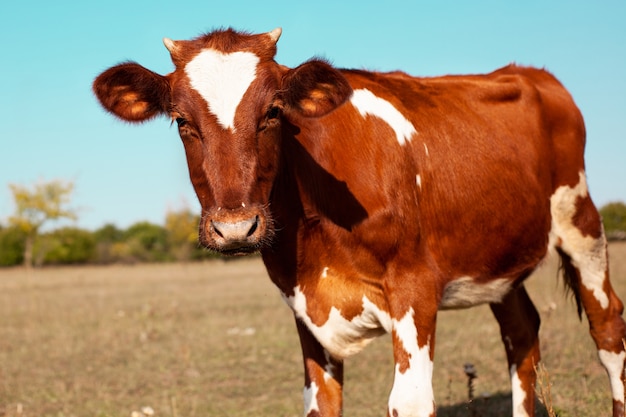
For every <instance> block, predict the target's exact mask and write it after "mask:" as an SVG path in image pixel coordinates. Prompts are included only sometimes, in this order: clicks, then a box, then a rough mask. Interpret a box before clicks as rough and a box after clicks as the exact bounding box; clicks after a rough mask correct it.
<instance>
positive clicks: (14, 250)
mask: <svg viewBox="0 0 626 417" xmlns="http://www.w3.org/2000/svg"><path fill="white" fill-rule="evenodd" d="M25 246H26V232H24V231H23V230H22V229H20V228H18V227H8V228H2V229H0V266H14V265H21V264H23V263H24V248H25Z"/></svg>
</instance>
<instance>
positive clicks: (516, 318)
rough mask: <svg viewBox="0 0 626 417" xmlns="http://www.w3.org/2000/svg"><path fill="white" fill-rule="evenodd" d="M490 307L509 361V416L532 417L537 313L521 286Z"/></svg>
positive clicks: (538, 321)
mask: <svg viewBox="0 0 626 417" xmlns="http://www.w3.org/2000/svg"><path fill="white" fill-rule="evenodd" d="M490 307H491V311H492V312H493V314H494V316H495V317H496V319H497V320H498V324H500V334H501V335H502V341H503V342H504V347H505V349H506V357H507V360H508V363H509V371H510V374H511V389H512V393H513V417H532V416H534V415H535V414H534V413H535V380H536V373H535V366H536V365H537V363H538V362H539V359H540V353H539V337H538V332H539V323H540V320H539V313H537V310H536V309H535V306H534V305H533V303H532V301H531V300H530V298H529V297H528V294H527V293H526V289H525V288H524V286H520V287H518V288H517V289H515V290H513V291H511V292H510V293H509V294H507V296H506V297H505V298H504V299H503V300H502V302H501V303H498V304H491V306H490Z"/></svg>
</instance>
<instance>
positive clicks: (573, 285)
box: [556, 248, 583, 320]
mask: <svg viewBox="0 0 626 417" xmlns="http://www.w3.org/2000/svg"><path fill="white" fill-rule="evenodd" d="M556 250H557V252H558V254H559V257H560V258H561V264H560V265H559V271H560V272H562V273H563V281H564V282H565V285H566V290H567V291H568V292H570V291H571V293H572V295H573V296H574V299H575V300H576V307H577V308H578V318H579V319H580V320H582V314H583V307H582V303H581V301H580V279H579V276H578V270H577V269H576V268H575V267H574V265H573V264H572V258H571V257H570V256H569V255H568V254H567V253H565V252H563V250H562V249H561V248H557V249H556Z"/></svg>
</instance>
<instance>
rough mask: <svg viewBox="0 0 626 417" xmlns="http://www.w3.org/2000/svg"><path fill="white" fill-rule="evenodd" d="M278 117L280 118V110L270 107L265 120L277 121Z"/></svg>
mask: <svg viewBox="0 0 626 417" xmlns="http://www.w3.org/2000/svg"><path fill="white" fill-rule="evenodd" d="M278 116H280V108H278V107H275V106H274V107H271V108H270V109H269V110H268V111H267V118H268V120H269V119H277V118H278Z"/></svg>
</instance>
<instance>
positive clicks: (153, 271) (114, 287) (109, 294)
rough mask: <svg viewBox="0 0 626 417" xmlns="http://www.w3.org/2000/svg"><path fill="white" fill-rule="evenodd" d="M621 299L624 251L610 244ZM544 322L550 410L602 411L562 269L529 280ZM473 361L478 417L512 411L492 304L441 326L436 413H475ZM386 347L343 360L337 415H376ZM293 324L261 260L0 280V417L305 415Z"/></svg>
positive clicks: (387, 376) (78, 270)
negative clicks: (468, 370)
mask: <svg viewBox="0 0 626 417" xmlns="http://www.w3.org/2000/svg"><path fill="white" fill-rule="evenodd" d="M610 250H611V269H612V274H613V283H614V286H615V287H616V288H617V292H618V294H619V295H620V296H622V298H626V245H624V244H613V245H611V247H610ZM527 287H528V290H529V293H530V294H531V297H532V298H533V300H534V301H535V304H536V305H537V308H538V309H539V311H540V313H541V316H542V329H541V333H540V335H541V343H542V352H543V359H544V362H543V363H544V365H545V368H546V370H547V372H548V374H549V377H550V383H551V396H552V402H553V405H554V407H555V409H556V410H558V412H559V416H561V417H569V416H590V415H608V414H609V410H610V406H611V399H610V398H611V396H610V392H609V387H608V381H607V378H606V376H605V373H604V370H603V368H602V367H601V366H600V365H599V363H598V361H597V359H596V353H595V349H594V347H593V343H592V342H591V338H590V337H589V335H588V329H587V327H588V326H587V323H586V321H585V320H583V322H582V323H581V322H579V321H578V317H577V314H576V309H575V305H574V302H573V300H571V299H570V298H569V297H566V296H565V295H564V291H563V287H562V284H561V283H560V280H557V279H556V267H555V265H554V264H550V265H548V266H547V267H546V268H544V269H543V270H541V271H540V272H539V273H537V274H536V276H533V277H531V278H530V279H529V282H528V285H527ZM465 363H473V364H474V366H475V367H476V369H477V371H478V378H477V379H476V380H475V381H474V391H475V396H476V398H477V399H476V401H475V403H474V405H473V406H474V407H475V410H476V411H477V415H479V416H486V417H489V416H501V415H510V406H511V405H510V388H509V381H508V376H507V375H508V372H507V365H506V360H505V356H504V349H503V347H502V344H501V342H500V336H499V331H498V327H497V324H496V323H495V320H494V319H493V318H492V317H491V313H490V311H489V309H488V307H486V306H482V307H479V308H474V309H471V310H462V311H451V312H444V313H442V314H441V315H440V318H439V329H438V334H437V346H436V361H435V375H434V385H435V394H436V399H437V403H438V406H439V411H438V415H439V416H444V417H446V416H447V417H452V416H463V417H469V416H470V412H469V411H468V404H467V378H466V376H465V374H464V373H463V365H464V364H465ZM392 376H393V362H392V356H391V347H390V340H389V338H388V337H383V338H380V339H379V340H376V341H375V342H374V343H373V344H372V345H371V346H369V347H368V348H367V349H366V350H365V351H364V352H363V353H361V354H359V355H357V356H355V357H353V358H349V359H348V360H347V361H346V387H345V415H346V416H359V417H368V416H378V417H380V416H384V415H385V412H386V402H387V395H388V393H389V390H390V388H391V384H392ZM302 381H303V377H302V364H301V356H300V347H299V342H298V339H297V335H296V331H295V326H294V323H293V318H292V315H291V313H290V312H289V310H288V309H287V307H286V306H285V305H284V304H283V302H282V300H281V297H280V295H279V293H278V291H277V290H276V289H275V288H274V287H273V285H272V284H271V282H270V281H269V279H268V278H267V276H266V273H265V271H264V269H263V266H262V264H261V262H260V259H258V258H249V259H244V260H238V261H234V262H222V261H212V262H207V263H200V264H182V265H181V264H165V265H163V264H160V265H137V266H111V267H73V268H51V269H41V270H33V271H30V272H27V271H24V270H22V269H8V270H6V269H5V270H0V416H3V417H14V416H15V417H16V416H29V417H46V416H50V417H52V416H54V417H65V416H68V417H69V416H76V417H88V416H94V417H105V416H115V417H117V416H130V415H131V413H132V412H133V411H139V410H140V409H141V408H142V407H144V406H149V407H151V408H152V409H154V411H155V416H157V417H159V416H172V417H182V416H185V417H193V416H232V415H236V416H244V417H245V416H250V417H252V416H255V417H258V416H272V417H276V416H285V417H291V416H301V414H302V400H301V393H302Z"/></svg>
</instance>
